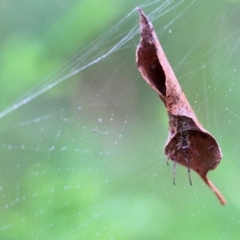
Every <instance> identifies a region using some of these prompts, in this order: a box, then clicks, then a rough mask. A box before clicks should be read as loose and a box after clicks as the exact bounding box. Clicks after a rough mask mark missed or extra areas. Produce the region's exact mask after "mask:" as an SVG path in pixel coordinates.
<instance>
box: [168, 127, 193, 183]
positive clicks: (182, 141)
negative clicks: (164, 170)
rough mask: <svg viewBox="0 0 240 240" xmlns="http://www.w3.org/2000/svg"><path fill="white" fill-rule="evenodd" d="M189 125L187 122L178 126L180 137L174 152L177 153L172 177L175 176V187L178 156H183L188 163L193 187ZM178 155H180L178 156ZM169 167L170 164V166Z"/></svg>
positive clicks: (174, 158)
mask: <svg viewBox="0 0 240 240" xmlns="http://www.w3.org/2000/svg"><path fill="white" fill-rule="evenodd" d="M189 128H190V127H189V125H188V123H187V122H182V123H180V124H179V125H178V132H179V134H178V136H177V143H176V145H175V148H174V149H173V151H174V152H175V154H174V155H175V157H173V159H172V160H173V170H172V175H173V184H174V185H175V175H176V165H177V161H176V155H181V158H183V159H184V160H185V162H186V163H187V168H188V170H187V171H188V179H189V182H190V185H192V179H191V175H190V156H189V155H190V154H189V150H190V147H191V141H190V139H189ZM177 153H178V154H177ZM168 161H169V158H168V159H167V164H168ZM168 165H169V164H168Z"/></svg>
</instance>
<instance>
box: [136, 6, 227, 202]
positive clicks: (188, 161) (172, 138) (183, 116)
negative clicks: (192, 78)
mask: <svg viewBox="0 0 240 240" xmlns="http://www.w3.org/2000/svg"><path fill="white" fill-rule="evenodd" d="M137 10H138V11H139V13H140V27H141V41H140V44H139V45H138V48H137V52H136V55H137V65H138V69H139V71H140V72H141V74H142V77H143V78H144V79H145V80H146V82H147V83H148V84H149V85H150V86H151V87H152V88H153V89H154V90H155V91H156V92H157V93H158V95H159V97H160V98H161V100H162V101H163V103H164V104H165V107H166V110H167V113H168V117H169V134H168V140H167V143H166V146H165V154H166V155H167V157H168V159H171V160H172V161H173V162H174V168H173V181H174V184H175V168H176V163H179V164H181V165H183V166H185V167H187V168H188V174H189V181H190V184H192V181H191V176H190V169H193V170H194V171H196V172H197V173H198V174H199V175H200V177H201V178H202V179H203V180H204V182H205V183H206V184H207V185H208V186H209V187H210V188H211V189H212V191H213V192H214V193H215V194H216V196H217V197H218V199H219V201H220V203H221V204H225V203H226V200H225V199H224V197H223V196H222V194H221V193H220V192H219V191H218V189H217V188H216V187H215V186H214V185H213V183H212V182H211V181H210V180H209V179H208V178H207V173H208V171H209V170H213V169H215V168H216V167H217V165H218V164H219V162H220V160H221V158H222V153H221V150H220V147H219V145H218V143H217V141H216V140H215V139H214V137H213V136H212V135H211V134H210V133H209V132H208V131H207V130H206V129H204V128H203V126H202V125H201V124H200V122H199V121H198V119H197V117H196V115H195V113H194V111H193V110H192V108H191V106H190V104H189V103H188V100H187V98H186V96H185V95H184V93H183V91H182V89H181V87H180V85H179V83H178V80H177V78H176V76H175V74H174V72H173V70H172V68H171V66H170V64H169V62H168V60H167V58H166V56H165V53H164V51H163V49H162V47H161V45H160V43H159V41H158V39H157V36H156V33H155V31H154V28H153V26H152V23H151V22H150V21H149V20H148V18H147V17H146V15H145V14H144V13H143V11H142V10H141V9H140V8H138V9H137Z"/></svg>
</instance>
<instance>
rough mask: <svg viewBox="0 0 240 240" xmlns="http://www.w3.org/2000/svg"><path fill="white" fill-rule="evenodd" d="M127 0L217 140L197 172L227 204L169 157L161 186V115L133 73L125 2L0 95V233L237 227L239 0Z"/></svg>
mask: <svg viewBox="0 0 240 240" xmlns="http://www.w3.org/2000/svg"><path fill="white" fill-rule="evenodd" d="M136 4H139V6H140V7H141V8H142V9H143V10H144V11H145V13H146V14H147V15H148V16H149V18H150V19H151V21H152V22H153V25H154V27H155V30H156V32H157V35H158V37H159V40H160V42H161V44H162V46H163V49H164V50H165V53H166V55H167V57H168V59H169V62H170V63H171V65H172V67H173V69H174V71H175V73H176V76H177V77H178V80H179V82H180V85H181V86H182V88H183V90H184V92H185V93H186V96H187V97H188V100H189V102H190V104H191V106H192V107H193V109H194V110H195V113H196V115H197V116H198V118H199V120H200V121H201V123H202V124H203V126H204V127H205V128H206V129H207V130H208V131H209V132H211V133H212V134H213V135H214V136H215V138H216V139H217V140H218V142H219V144H220V146H221V149H222V152H223V159H222V162H221V163H220V164H219V166H218V167H217V168H216V170H214V171H212V172H210V173H209V178H210V179H211V180H212V181H213V182H214V183H215V185H216V186H217V187H218V188H219V189H220V190H221V192H222V193H223V195H224V196H225V198H226V199H227V205H226V206H224V207H222V206H221V205H220V204H219V203H218V201H217V199H216V197H215V196H214V194H213V193H212V192H211V191H210V190H209V189H208V187H207V186H206V185H205V184H204V183H203V182H202V180H201V179H200V178H199V176H197V174H196V173H194V172H191V176H192V181H193V186H190V184H189V181H188V176H187V169H186V168H183V167H181V166H177V169H176V171H177V172H176V185H175V186H174V185H173V183H172V165H171V164H170V166H167V165H166V156H165V155H164V154H163V148H164V145H165V142H166V139H167V133H168V130H167V129H168V119H167V114H166V111H165V109H164V106H163V104H162V102H161V101H160V100H159V98H158V96H157V95H156V94H155V92H154V91H152V89H150V87H149V86H148V85H147V84H146V83H145V82H144V80H143V79H142V78H141V76H140V73H139V72H138V70H137V66H136V64H135V50H136V47H137V45H138V42H139V38H140V36H139V23H138V15H137V13H136V11H135V9H133V8H131V9H130V8H129V12H125V13H124V14H122V15H121V16H120V17H119V19H118V20H117V21H116V23H115V24H112V25H111V26H110V27H109V28H108V30H105V31H104V32H103V34H102V35H100V34H99V35H98V36H99V37H97V38H95V40H94V41H92V42H91V43H86V44H85V46H83V47H81V49H82V50H81V51H80V52H78V53H76V54H75V56H74V57H72V58H71V60H69V61H68V62H67V63H66V64H64V65H63V66H62V67H60V68H59V70H56V71H55V72H54V73H53V74H52V75H50V76H49V77H48V78H45V79H44V78H41V79H42V80H40V81H38V83H37V82H34V88H32V89H31V90H29V91H28V90H24V89H22V91H20V93H18V94H16V95H17V96H16V99H17V100H16V101H15V102H13V101H12V99H8V97H7V95H8V94H9V95H11V94H12V93H11V90H9V92H8V93H7V94H6V92H3V93H2V99H3V100H4V101H3V102H2V104H1V106H2V111H1V113H0V117H1V119H0V136H1V138H0V139H1V143H0V146H1V161H0V193H1V194H0V208H1V216H0V236H1V239H226V237H227V238H228V239H236V238H237V236H239V234H240V226H239V225H240V215H239V212H240V211H239V210H240V193H239V191H238V189H239V167H240V166H239V155H240V152H239V151H240V150H239V143H238V135H239V127H238V123H239V121H240V110H239V104H238V101H239V100H238V99H239V89H240V82H239V78H240V75H239V71H240V69H239V52H240V45H239V39H240V29H239V26H238V25H239V24H238V23H239V14H240V5H239V2H238V1H235V2H234V1H221V2H220V1H210V2H209V1H162V0H158V1H154V2H149V3H146V2H145V3H144V4H143V3H142V2H141V1H139V2H138V3H136ZM91 21H95V20H94V18H92V20H91ZM19 79H20V80H21V77H20V78H19ZM17 81H19V80H18V79H16V84H17ZM12 84H13V85H14V84H15V83H14V82H13V83H12ZM13 85H12V86H13ZM13 88H14V86H13ZM28 89H29V88H28ZM19 96H20V97H19Z"/></svg>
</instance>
